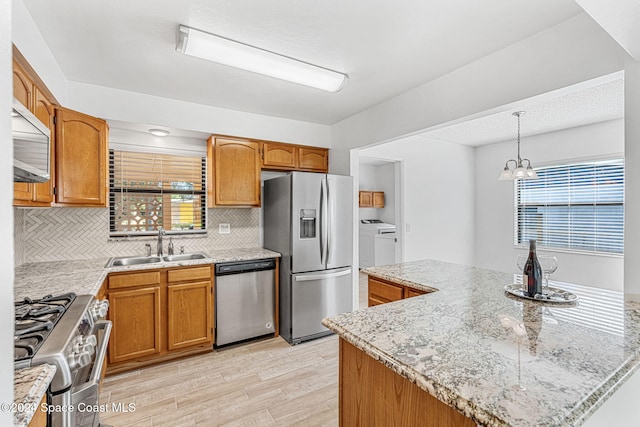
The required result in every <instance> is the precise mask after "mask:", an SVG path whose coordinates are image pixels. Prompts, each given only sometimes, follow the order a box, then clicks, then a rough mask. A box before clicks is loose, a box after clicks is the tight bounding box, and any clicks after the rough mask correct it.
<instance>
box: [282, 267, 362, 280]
mask: <svg viewBox="0 0 640 427" xmlns="http://www.w3.org/2000/svg"><path fill="white" fill-rule="evenodd" d="M349 274H351V269H348V270H344V271H338V272H337V273H328V274H313V275H310V276H296V275H294V277H295V280H296V282H308V281H311V280H322V279H330V278H333V277H342V276H347V275H349Z"/></svg>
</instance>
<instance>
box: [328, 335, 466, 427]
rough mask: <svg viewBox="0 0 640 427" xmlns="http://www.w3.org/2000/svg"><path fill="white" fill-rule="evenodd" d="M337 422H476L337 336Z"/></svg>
mask: <svg viewBox="0 0 640 427" xmlns="http://www.w3.org/2000/svg"><path fill="white" fill-rule="evenodd" d="M338 417H339V425H340V426H341V427H351V426H367V427H369V426H371V427H376V426H380V427H389V426H398V427H401V426H423V427H475V426H476V423H475V422H474V421H473V420H471V419H470V418H468V417H466V416H464V415H463V414H461V413H459V412H458V411H456V410H455V409H453V408H452V407H450V406H448V405H446V404H445V403H443V402H441V401H439V400H438V399H436V398H435V397H433V396H431V395H430V394H429V393H427V392H425V391H424V390H422V389H420V388H419V387H418V386H417V385H415V384H414V383H412V382H410V381H409V380H407V379H406V378H404V377H402V376H400V375H398V374H397V373H395V372H393V371H392V370H391V369H389V368H387V367H386V366H384V365H383V364H382V363H380V362H378V361H377V360H374V359H373V358H372V357H370V356H368V355H367V354H365V353H364V352H363V351H361V350H359V349H357V348H356V347H354V346H353V345H351V344H349V343H348V342H346V341H345V340H343V339H342V338H340V371H339V414H338Z"/></svg>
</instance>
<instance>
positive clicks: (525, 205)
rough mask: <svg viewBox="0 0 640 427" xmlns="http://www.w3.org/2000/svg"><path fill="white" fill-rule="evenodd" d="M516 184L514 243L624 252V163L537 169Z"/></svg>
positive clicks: (613, 161) (598, 162)
mask: <svg viewBox="0 0 640 427" xmlns="http://www.w3.org/2000/svg"><path fill="white" fill-rule="evenodd" d="M536 172H537V174H538V177H539V179H537V180H519V181H516V183H515V187H516V188H515V192H516V197H515V204H516V206H515V208H516V209H515V211H516V214H515V243H516V244H517V245H527V244H528V241H529V240H530V239H536V240H537V241H538V245H539V246H542V247H547V248H560V249H569V250H577V251H588V252H593V253H602V252H604V253H614V254H621V253H623V250H624V160H622V159H616V160H607V161H597V162H584V163H576V164H568V165H559V166H550V167H544V168H538V169H536Z"/></svg>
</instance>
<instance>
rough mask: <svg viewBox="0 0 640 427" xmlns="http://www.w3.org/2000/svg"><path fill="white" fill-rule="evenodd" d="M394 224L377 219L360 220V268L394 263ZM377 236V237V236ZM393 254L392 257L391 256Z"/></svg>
mask: <svg viewBox="0 0 640 427" xmlns="http://www.w3.org/2000/svg"><path fill="white" fill-rule="evenodd" d="M395 232H396V226H395V225H394V224H388V223H386V222H382V220H379V219H362V220H360V265H359V267H360V268H367V267H373V266H376V265H385V264H394V263H395V262H396V259H395V245H396V235H395ZM377 237H378V238H377ZM391 254H393V257H391Z"/></svg>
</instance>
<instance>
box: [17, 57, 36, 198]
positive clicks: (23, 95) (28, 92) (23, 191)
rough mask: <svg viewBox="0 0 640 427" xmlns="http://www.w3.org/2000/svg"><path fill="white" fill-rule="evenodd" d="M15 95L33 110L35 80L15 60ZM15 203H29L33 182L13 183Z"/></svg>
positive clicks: (31, 196)
mask: <svg viewBox="0 0 640 427" xmlns="http://www.w3.org/2000/svg"><path fill="white" fill-rule="evenodd" d="M13 96H14V97H15V98H16V99H17V100H18V102H21V103H22V105H24V106H25V107H27V108H28V109H29V110H33V82H32V81H31V79H30V78H29V76H28V75H27V73H25V71H24V70H23V69H22V67H21V66H20V65H18V63H17V62H16V61H15V60H14V61H13ZM13 198H14V205H22V206H24V205H29V204H30V203H25V202H30V201H31V199H32V198H33V184H31V183H28V182H16V183H14V184H13Z"/></svg>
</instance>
